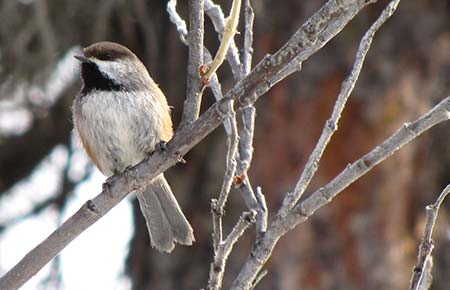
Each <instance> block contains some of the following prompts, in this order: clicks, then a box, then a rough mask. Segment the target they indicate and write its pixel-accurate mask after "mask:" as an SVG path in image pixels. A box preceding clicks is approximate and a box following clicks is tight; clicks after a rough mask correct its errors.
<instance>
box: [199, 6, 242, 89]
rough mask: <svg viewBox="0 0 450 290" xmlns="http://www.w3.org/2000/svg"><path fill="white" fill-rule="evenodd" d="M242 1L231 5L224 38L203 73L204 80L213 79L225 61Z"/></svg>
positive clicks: (235, 30)
mask: <svg viewBox="0 0 450 290" xmlns="http://www.w3.org/2000/svg"><path fill="white" fill-rule="evenodd" d="M241 3H242V0H233V4H232V5H231V10H230V15H229V16H228V18H227V20H226V23H225V28H224V30H223V35H222V40H221V42H220V45H219V49H218V50H217V53H216V56H215V57H214V59H213V61H212V63H211V64H209V68H208V70H207V71H206V73H204V74H203V75H202V77H203V79H204V82H205V83H207V82H209V80H210V79H211V76H212V75H213V74H215V73H216V71H217V69H218V68H219V67H220V65H222V63H223V61H224V60H225V57H226V55H227V52H228V48H229V47H230V44H231V43H232V42H233V40H234V35H235V34H236V32H237V25H238V23H239V12H240V11H241Z"/></svg>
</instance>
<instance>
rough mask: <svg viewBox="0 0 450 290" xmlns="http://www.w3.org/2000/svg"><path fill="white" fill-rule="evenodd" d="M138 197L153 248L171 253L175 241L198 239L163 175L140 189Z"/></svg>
mask: <svg viewBox="0 0 450 290" xmlns="http://www.w3.org/2000/svg"><path fill="white" fill-rule="evenodd" d="M137 198H138V201H139V205H140V207H141V211H142V214H143V215H144V218H145V221H146V223H147V229H148V232H149V235H150V241H151V244H152V246H153V247H155V248H156V249H157V250H159V251H164V252H171V251H172V250H173V248H174V247H175V242H177V243H180V244H183V245H192V243H193V242H194V241H195V239H194V234H193V231H192V228H191V225H190V224H189V222H188V221H187V219H186V217H185V216H184V214H183V212H182V211H181V208H180V206H179V205H178V202H177V200H176V199H175V196H174V195H173V193H172V190H171V189H170V186H169V184H168V183H167V181H166V179H165V178H164V175H163V174H161V175H160V176H158V177H156V178H155V179H154V180H153V181H152V182H151V183H150V184H149V185H148V186H147V188H146V189H145V190H142V191H137Z"/></svg>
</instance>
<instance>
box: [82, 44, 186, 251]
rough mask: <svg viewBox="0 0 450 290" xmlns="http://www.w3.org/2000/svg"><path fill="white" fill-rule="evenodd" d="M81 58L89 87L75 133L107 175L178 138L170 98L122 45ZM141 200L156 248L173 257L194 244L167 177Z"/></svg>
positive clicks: (91, 50) (88, 51) (97, 48)
mask: <svg viewBox="0 0 450 290" xmlns="http://www.w3.org/2000/svg"><path fill="white" fill-rule="evenodd" d="M76 58H77V59H78V60H79V61H80V62H81V78H82V80H83V83H84V85H83V88H82V90H81V93H80V95H78V96H77V97H76V98H75V101H74V104H73V121H74V125H75V130H76V132H77V133H78V135H79V137H80V139H81V143H82V144H83V146H84V148H85V149H86V152H87V153H88V155H89V157H90V158H91V159H92V161H93V162H94V163H95V165H96V166H97V167H98V169H99V170H100V171H101V172H102V173H103V174H104V175H106V176H108V177H109V176H112V175H114V174H116V173H121V172H123V171H124V170H125V168H126V167H127V166H130V165H136V164H137V163H139V162H140V161H141V160H143V159H144V158H145V157H146V155H148V154H149V153H151V152H152V151H154V150H155V146H156V145H157V144H159V143H160V142H161V141H166V142H167V141H169V140H170V139H171V138H172V134H173V129H172V120H171V118H170V109H169V106H168V105H167V100H166V97H165V96H164V94H163V93H162V91H161V90H160V89H159V87H158V85H157V84H156V83H155V82H154V81H153V79H152V78H151V77H150V75H149V73H148V72H147V69H146V68H145V66H144V65H143V64H142V62H141V61H140V60H139V59H138V58H137V57H136V55H135V54H134V53H133V52H131V51H130V50H129V49H128V48H126V47H124V46H122V45H120V44H117V43H113V42H99V43H95V44H92V45H91V46H89V47H87V48H85V49H84V50H83V55H80V56H76ZM137 198H138V201H139V205H140V208H141V211H142V213H143V215H144V217H145V220H146V224H147V228H148V232H149V235H150V241H151V244H152V246H153V247H155V248H156V249H158V250H159V251H165V252H171V251H172V250H173V248H174V246H175V242H177V243H180V244H184V245H191V244H192V243H193V242H194V235H193V231H192V228H191V226H190V224H189V222H188V221H187V219H186V218H185V216H184V215H183V213H182V211H181V209H180V206H179V205H178V202H177V200H176V199H175V196H174V195H173V193H172V190H171V188H170V186H169V184H168V183H167V181H166V179H165V178H164V175H163V174H161V175H159V176H157V177H156V178H155V179H153V180H152V181H151V182H150V183H149V184H148V185H147V186H146V188H141V189H140V190H138V191H137Z"/></svg>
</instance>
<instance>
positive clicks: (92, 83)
mask: <svg viewBox="0 0 450 290" xmlns="http://www.w3.org/2000/svg"><path fill="white" fill-rule="evenodd" d="M81 77H82V78H83V82H84V86H83V89H82V90H81V95H82V96H84V95H86V94H88V93H89V92H91V91H93V90H99V91H120V90H122V89H123V87H122V86H121V85H118V84H116V83H115V82H113V80H111V79H110V78H108V77H106V76H104V75H103V74H102V73H101V72H100V70H99V69H98V66H97V65H96V64H95V63H91V62H84V63H82V64H81Z"/></svg>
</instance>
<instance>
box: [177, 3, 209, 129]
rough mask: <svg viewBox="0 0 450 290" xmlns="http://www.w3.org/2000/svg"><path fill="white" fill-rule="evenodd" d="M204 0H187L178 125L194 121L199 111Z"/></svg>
mask: <svg viewBox="0 0 450 290" xmlns="http://www.w3.org/2000/svg"><path fill="white" fill-rule="evenodd" d="M203 34H204V0H189V35H188V40H189V58H188V70H187V74H188V76H187V90H186V100H185V102H184V106H183V116H182V120H181V124H180V126H186V125H187V124H191V123H192V122H194V121H195V120H196V119H197V118H198V115H199V113H200V105H201V102H202V92H201V88H202V81H201V79H200V73H199V69H200V66H202V65H203Z"/></svg>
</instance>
